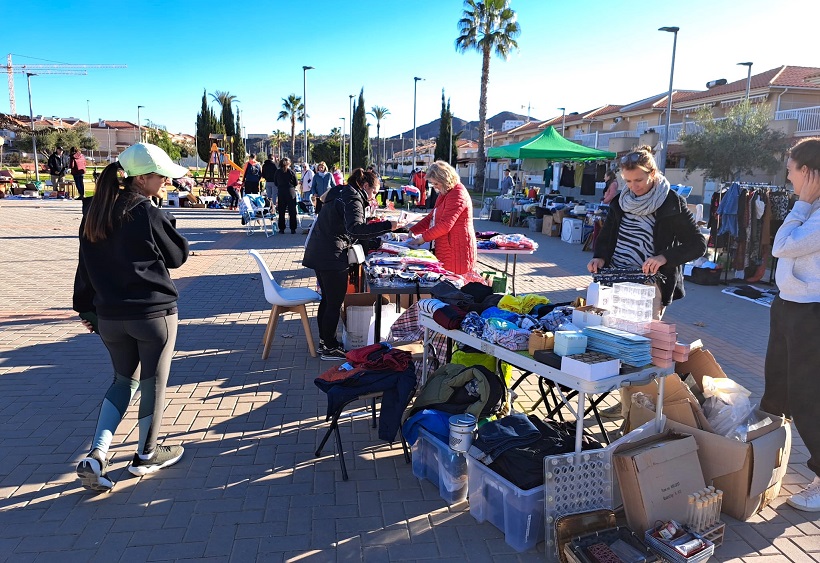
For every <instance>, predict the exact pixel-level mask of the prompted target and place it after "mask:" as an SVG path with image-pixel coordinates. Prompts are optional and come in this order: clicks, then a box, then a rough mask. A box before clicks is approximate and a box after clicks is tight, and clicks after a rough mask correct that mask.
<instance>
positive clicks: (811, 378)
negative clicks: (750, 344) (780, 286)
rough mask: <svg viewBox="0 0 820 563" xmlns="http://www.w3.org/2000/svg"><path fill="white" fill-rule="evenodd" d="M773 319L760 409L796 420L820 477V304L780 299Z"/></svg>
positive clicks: (772, 312)
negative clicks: (818, 372)
mask: <svg viewBox="0 0 820 563" xmlns="http://www.w3.org/2000/svg"><path fill="white" fill-rule="evenodd" d="M770 316H771V321H770V325H769V347H768V349H767V350H766V368H765V381H766V387H765V390H764V391H763V398H762V399H761V400H760V409H761V410H763V411H765V412H770V413H772V414H777V415H785V416H786V417H788V418H791V419H792V420H794V425H795V427H796V428H797V431H798V432H800V437H801V438H803V443H805V444H806V449H807V450H809V461H808V462H807V465H808V466H809V469H811V470H812V471H814V473H815V475H818V476H820V430H819V429H818V427H817V421H818V420H820V402H818V400H817V397H818V395H820V377H818V375H817V369H818V367H817V366H818V364H820V353H818V347H817V334H818V332H820V303H795V302H794V301H786V300H784V299H781V298H779V297H776V298H775V300H774V303H772V310H771V313H770Z"/></svg>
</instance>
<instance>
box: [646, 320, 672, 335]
mask: <svg viewBox="0 0 820 563" xmlns="http://www.w3.org/2000/svg"><path fill="white" fill-rule="evenodd" d="M649 330H654V331H656V332H665V333H667V334H675V325H673V324H669V323H665V322H663V321H652V322H651V323H649Z"/></svg>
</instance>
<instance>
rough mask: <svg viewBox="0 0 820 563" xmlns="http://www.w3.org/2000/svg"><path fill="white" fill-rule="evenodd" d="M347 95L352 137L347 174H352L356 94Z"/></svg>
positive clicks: (348, 152)
mask: <svg viewBox="0 0 820 563" xmlns="http://www.w3.org/2000/svg"><path fill="white" fill-rule="evenodd" d="M347 97H348V98H350V124H349V125H348V127H349V128H350V138H349V139H348V142H349V143H350V145H349V147H348V151H347V155H348V158H347V162H348V164H347V174H348V175H350V174H353V97H354V96H353V94H348V96H347Z"/></svg>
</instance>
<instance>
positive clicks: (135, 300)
mask: <svg viewBox="0 0 820 563" xmlns="http://www.w3.org/2000/svg"><path fill="white" fill-rule="evenodd" d="M126 208H127V209H126ZM114 217H115V221H114V229H113V231H112V232H111V234H109V236H108V237H107V238H106V239H105V240H102V241H99V242H90V241H89V240H88V239H86V238H85V237H83V236H82V235H81V236H80V260H79V264H78V266H77V273H76V276H75V279H74V298H73V309H74V310H75V311H77V312H78V313H86V312H96V313H97V316H98V317H101V318H106V319H142V318H151V317H154V316H159V315H161V314H167V311H169V310H171V309H174V308H176V306H177V298H178V296H179V294H178V293H177V289H176V286H175V285H174V282H173V281H172V280H171V276H170V275H169V274H168V270H169V269H171V268H179V267H180V266H182V265H183V264H184V263H185V261H186V260H187V259H188V241H187V240H186V239H185V237H183V236H182V235H181V234H180V233H179V232H178V231H177V230H176V228H175V226H174V223H175V221H174V218H173V216H172V215H170V214H168V213H166V212H164V211H162V210H160V209H157V208H156V207H154V206H153V205H151V201H150V200H149V199H148V198H146V197H143V196H139V195H135V194H133V193H131V194H126V192H121V195H120V197H119V198H118V200H117V202H116V203H115V205H114ZM117 218H119V219H117ZM82 223H83V224H82V225H80V233H82V231H83V226H84V224H85V217H84V218H83V222H82Z"/></svg>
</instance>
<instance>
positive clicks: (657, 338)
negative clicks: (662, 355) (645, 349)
mask: <svg viewBox="0 0 820 563" xmlns="http://www.w3.org/2000/svg"><path fill="white" fill-rule="evenodd" d="M645 336H646V337H647V338H650V339H651V340H652V341H653V342H668V343H669V344H672V345H673V348H674V344H675V340H677V339H678V336H677V334H676V333H674V332H673V333H668V332H658V331H657V330H650V331H649V333H648V334H646V335H645ZM671 349H672V348H670V350H671Z"/></svg>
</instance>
